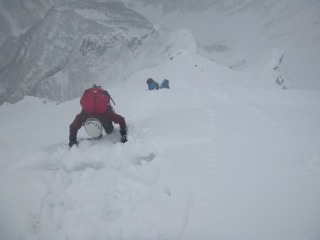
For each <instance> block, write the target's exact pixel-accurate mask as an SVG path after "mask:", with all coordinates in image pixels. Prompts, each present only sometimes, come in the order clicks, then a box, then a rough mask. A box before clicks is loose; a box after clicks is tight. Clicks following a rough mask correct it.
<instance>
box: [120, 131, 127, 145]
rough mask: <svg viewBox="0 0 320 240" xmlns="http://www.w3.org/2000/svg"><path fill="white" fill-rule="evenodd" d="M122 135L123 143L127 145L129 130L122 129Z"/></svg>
mask: <svg viewBox="0 0 320 240" xmlns="http://www.w3.org/2000/svg"><path fill="white" fill-rule="evenodd" d="M120 134H121V142H122V143H125V142H127V141H128V139H127V129H121V130H120Z"/></svg>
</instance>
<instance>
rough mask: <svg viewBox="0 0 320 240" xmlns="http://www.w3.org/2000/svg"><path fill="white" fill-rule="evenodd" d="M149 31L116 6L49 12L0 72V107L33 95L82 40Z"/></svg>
mask: <svg viewBox="0 0 320 240" xmlns="http://www.w3.org/2000/svg"><path fill="white" fill-rule="evenodd" d="M150 27H151V25H150V23H149V22H148V21H147V20H146V19H145V18H144V17H142V16H141V15H139V14H137V13H135V12H133V11H131V10H129V9H127V8H125V7H124V5H123V4H120V3H95V2H73V3H68V4H65V5H60V6H58V7H53V8H51V9H50V11H49V12H48V13H47V14H46V16H45V17H44V18H43V20H42V21H40V22H38V23H36V24H34V25H32V27H31V28H30V29H29V30H28V31H27V33H26V34H24V35H23V37H22V38H21V40H20V41H21V46H20V47H19V51H18V52H17V54H16V55H15V57H14V59H13V60H12V61H10V63H9V64H7V65H6V66H5V67H4V68H2V69H1V70H0V79H1V88H2V89H4V90H5V93H2V94H1V95H0V103H3V102H4V101H9V102H15V101H17V100H19V99H21V98H22V97H23V96H25V95H37V92H36V89H37V84H38V83H39V82H41V81H42V80H44V79H46V78H48V77H50V76H52V75H54V74H56V73H57V72H59V71H60V70H62V69H63V67H64V66H65V65H66V63H67V61H68V59H69V58H70V55H71V54H72V53H73V51H74V48H75V47H76V46H77V44H78V43H79V40H80V39H81V38H82V36H84V35H86V34H105V33H111V32H114V31H118V30H119V29H122V30H124V31H128V32H129V33H132V34H138V33H142V32H144V31H146V30H148V29H150Z"/></svg>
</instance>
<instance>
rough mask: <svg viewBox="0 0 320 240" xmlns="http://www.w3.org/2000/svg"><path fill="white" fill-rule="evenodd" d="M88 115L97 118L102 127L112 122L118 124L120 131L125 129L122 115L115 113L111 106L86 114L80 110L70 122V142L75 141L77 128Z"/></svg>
mask: <svg viewBox="0 0 320 240" xmlns="http://www.w3.org/2000/svg"><path fill="white" fill-rule="evenodd" d="M90 117H95V118H97V119H99V121H100V122H101V124H102V126H103V127H107V126H109V124H110V123H112V122H114V123H116V124H119V125H120V131H126V129H127V126H126V122H125V119H124V117H122V116H120V115H119V114H116V113H115V112H114V110H113V108H112V107H111V106H109V107H108V110H107V111H106V112H104V113H101V114H87V113H85V112H84V111H81V112H80V113H79V114H78V115H77V116H76V118H75V119H74V120H73V122H72V123H71V124H70V135H69V140H70V142H75V141H76V140H77V133H78V130H79V129H80V128H81V126H82V124H83V123H84V122H85V121H86V119H88V118H90Z"/></svg>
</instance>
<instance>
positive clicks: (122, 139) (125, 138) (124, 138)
mask: <svg viewBox="0 0 320 240" xmlns="http://www.w3.org/2000/svg"><path fill="white" fill-rule="evenodd" d="M127 141H128V139H127V135H123V136H122V137H121V142H122V143H125V142H127Z"/></svg>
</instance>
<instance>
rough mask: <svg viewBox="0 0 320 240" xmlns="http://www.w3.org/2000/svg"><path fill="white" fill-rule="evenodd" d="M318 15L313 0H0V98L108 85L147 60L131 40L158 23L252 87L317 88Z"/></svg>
mask: <svg viewBox="0 0 320 240" xmlns="http://www.w3.org/2000/svg"><path fill="white" fill-rule="evenodd" d="M122 2H123V3H122ZM131 9H132V10H131ZM319 12H320V4H319V1H315V0H303V1H291V0H290V1H289V0H283V1H275V0H271V1H268V2H263V1H257V0H228V1H221V0H204V1H196V0H175V1H169V0H168V1H166V0H162V1H155V0H133V1H129V0H123V1H121V2H120V1H117V2H115V1H112V2H111V1H107V0H105V1H100V2H94V1H74V2H71V1H67V0H48V1H44V0H37V1H31V0H26V1H18V0H12V1H11V0H2V1H1V2H0V19H1V21H0V30H1V33H2V34H1V35H0V103H3V102H6V101H7V102H16V101H18V100H20V99H21V98H22V97H23V96H26V95H32V96H39V97H45V98H50V99H54V100H57V101H65V100H67V99H71V98H73V97H77V96H78V95H79V93H80V92H81V91H82V89H83V88H84V86H87V85H88V83H90V82H92V81H95V82H99V81H102V79H99V76H101V75H104V74H105V73H108V74H109V81H110V84H111V82H112V81H115V80H119V79H121V77H123V76H125V74H127V73H128V72H129V70H128V69H130V70H131V71H135V70H139V69H141V68H143V67H148V66H150V65H148V63H150V62H151V61H152V59H153V58H154V56H151V55H149V56H148V59H146V60H143V61H135V58H136V57H137V56H138V55H140V56H143V54H142V52H143V51H147V50H146V49H144V46H142V45H139V46H135V47H134V46H132V44H138V43H139V42H138V41H137V39H140V40H139V41H140V43H141V42H143V44H146V42H145V41H142V39H143V35H144V34H152V33H151V32H152V30H151V29H152V25H153V24H158V23H160V24H162V26H163V27H162V30H164V29H165V28H169V29H171V31H173V32H175V31H177V30H178V29H180V28H186V29H188V30H189V31H190V33H191V34H192V35H193V37H191V38H196V39H197V44H198V48H197V52H198V54H200V55H202V56H205V57H207V58H209V59H211V60H212V61H215V62H217V63H220V64H222V65H225V66H227V67H229V68H231V69H234V70H236V71H243V72H247V73H248V74H250V75H251V76H252V77H255V78H257V82H256V83H255V84H253V85H255V86H259V85H261V86H260V87H265V86H266V85H269V86H271V85H278V86H279V87H280V88H285V89H287V88H296V89H312V90H315V89H316V90H319V89H320V82H319V80H318V76H319V75H320V72H319V71H320V70H319V68H318V67H317V66H318V63H319V61H320V49H319V47H318V46H319V42H320V17H319V16H318V15H319V14H318V13H319ZM121 31H123V33H120V32H121ZM164 32H165V31H163V32H162V33H159V35H161V36H162V37H160V38H159V39H162V40H165V39H166V38H167V37H168V36H167V37H164V36H165V35H166V34H167V33H164ZM178 35H179V34H178ZM153 36H155V35H153ZM159 39H158V40H157V39H154V44H153V45H152V44H151V45H152V47H151V48H158V45H159V44H160V45H161V43H160V40H159ZM180 40H181V39H180ZM178 41H179V40H177V41H176V42H178ZM162 42H163V41H162ZM149 43H150V42H149ZM166 44H167V43H165V44H164V45H166ZM151 45H149V46H148V47H147V49H149V50H150V49H151V48H150V46H151ZM161 47H164V46H161ZM161 47H160V48H161ZM176 47H177V49H178V48H179V44H176ZM86 48H87V49H86ZM133 48H135V49H136V48H139V51H136V50H133ZM149 50H148V51H149ZM150 51H151V52H156V50H150ZM138 52H139V54H138ZM157 54H160V55H161V52H158V53H157ZM86 62H88V64H86ZM137 62H139V63H141V62H145V63H146V65H145V66H142V65H140V66H137ZM154 64H155V63H154ZM138 65H139V64H138ZM266 69H269V70H266ZM261 72H264V73H266V74H262V75H263V77H261ZM267 72H268V73H267ZM267 75H268V76H269V77H266V76H267ZM260 78H263V79H264V80H261V79H260Z"/></svg>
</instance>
